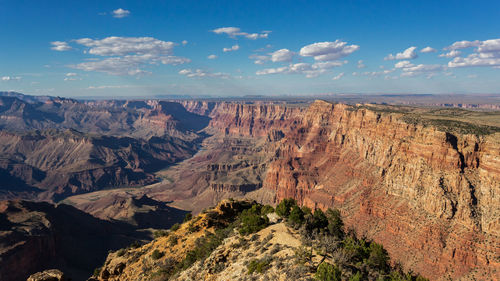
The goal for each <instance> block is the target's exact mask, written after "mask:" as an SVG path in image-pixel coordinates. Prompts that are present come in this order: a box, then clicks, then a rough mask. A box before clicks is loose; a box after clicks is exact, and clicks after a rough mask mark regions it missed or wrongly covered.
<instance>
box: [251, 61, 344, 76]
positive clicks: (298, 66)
mask: <svg viewBox="0 0 500 281" xmlns="http://www.w3.org/2000/svg"><path fill="white" fill-rule="evenodd" d="M345 63H347V61H329V62H317V63H314V64H310V63H305V62H301V63H295V64H289V65H288V66H282V67H277V68H266V69H262V70H259V71H257V72H256V74H257V75H269V74H303V75H305V76H306V77H307V78H313V77H317V76H319V75H321V74H324V73H327V72H328V71H329V70H330V69H331V68H334V67H338V66H342V65H344V64H345Z"/></svg>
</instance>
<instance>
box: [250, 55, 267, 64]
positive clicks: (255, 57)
mask: <svg viewBox="0 0 500 281" xmlns="http://www.w3.org/2000/svg"><path fill="white" fill-rule="evenodd" d="M248 58H249V59H251V60H254V62H253V63H255V64H264V63H266V61H269V60H270V59H271V58H270V57H269V56H266V55H257V54H253V55H250V56H249V57H248Z"/></svg>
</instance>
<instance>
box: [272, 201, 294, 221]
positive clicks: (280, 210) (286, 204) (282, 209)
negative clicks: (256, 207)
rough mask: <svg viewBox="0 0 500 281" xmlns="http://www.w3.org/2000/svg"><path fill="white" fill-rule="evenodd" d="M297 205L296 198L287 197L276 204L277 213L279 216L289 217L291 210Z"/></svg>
mask: <svg viewBox="0 0 500 281" xmlns="http://www.w3.org/2000/svg"><path fill="white" fill-rule="evenodd" d="M295 205H297V202H295V199H292V198H286V199H283V201H281V202H280V203H279V204H278V206H276V214H278V216H280V217H283V218H288V216H289V215H290V211H291V209H292V208H293V206H295Z"/></svg>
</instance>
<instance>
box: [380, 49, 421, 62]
mask: <svg viewBox="0 0 500 281" xmlns="http://www.w3.org/2000/svg"><path fill="white" fill-rule="evenodd" d="M416 50H417V47H410V48H408V49H406V50H404V51H403V52H401V53H397V54H396V55H393V54H389V55H388V56H387V57H385V58H384V60H411V59H415V58H417V57H418V54H417V51H416Z"/></svg>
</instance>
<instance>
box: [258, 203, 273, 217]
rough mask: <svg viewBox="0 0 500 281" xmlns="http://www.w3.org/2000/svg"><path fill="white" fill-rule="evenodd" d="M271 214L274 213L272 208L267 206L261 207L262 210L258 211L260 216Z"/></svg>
mask: <svg viewBox="0 0 500 281" xmlns="http://www.w3.org/2000/svg"><path fill="white" fill-rule="evenodd" d="M272 212H274V208H273V207H272V206H269V205H265V206H263V207H262V209H260V213H261V215H267V214H270V213H272Z"/></svg>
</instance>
